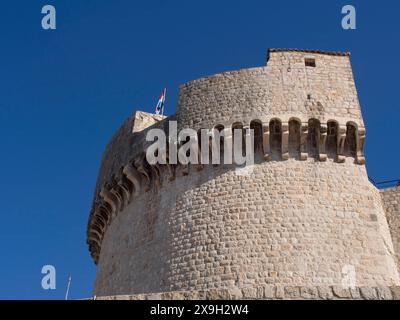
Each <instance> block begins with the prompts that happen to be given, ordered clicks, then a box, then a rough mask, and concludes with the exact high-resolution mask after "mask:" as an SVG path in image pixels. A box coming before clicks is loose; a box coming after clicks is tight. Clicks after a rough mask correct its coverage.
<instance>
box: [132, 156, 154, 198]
mask: <svg viewBox="0 0 400 320" xmlns="http://www.w3.org/2000/svg"><path fill="white" fill-rule="evenodd" d="M134 165H135V167H136V168H137V171H138V172H139V173H140V174H141V175H142V176H143V177H144V180H142V182H143V188H144V191H146V192H147V191H149V190H150V182H151V180H150V175H149V173H148V172H147V170H146V167H145V166H144V159H136V160H134Z"/></svg>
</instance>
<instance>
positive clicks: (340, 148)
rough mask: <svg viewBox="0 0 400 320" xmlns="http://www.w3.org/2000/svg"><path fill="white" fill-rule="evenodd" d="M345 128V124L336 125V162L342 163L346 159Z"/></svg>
mask: <svg viewBox="0 0 400 320" xmlns="http://www.w3.org/2000/svg"><path fill="white" fill-rule="evenodd" d="M346 130H347V127H346V126H345V125H339V126H338V137H337V144H338V145H337V155H338V158H337V162H339V163H343V162H344V161H345V160H346V156H345V155H344V143H345V141H346Z"/></svg>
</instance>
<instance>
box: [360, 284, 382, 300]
mask: <svg viewBox="0 0 400 320" xmlns="http://www.w3.org/2000/svg"><path fill="white" fill-rule="evenodd" d="M360 292H361V297H362V298H363V299H365V300H376V299H377V298H378V296H377V294H376V290H375V288H366V287H361V288H360Z"/></svg>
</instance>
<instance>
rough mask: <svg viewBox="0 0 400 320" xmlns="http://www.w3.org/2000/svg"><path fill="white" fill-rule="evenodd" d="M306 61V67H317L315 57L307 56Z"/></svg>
mask: <svg viewBox="0 0 400 320" xmlns="http://www.w3.org/2000/svg"><path fill="white" fill-rule="evenodd" d="M304 62H305V65H306V67H313V68H315V67H316V65H315V59H313V58H305V59H304Z"/></svg>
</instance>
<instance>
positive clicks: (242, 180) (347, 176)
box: [94, 158, 399, 296]
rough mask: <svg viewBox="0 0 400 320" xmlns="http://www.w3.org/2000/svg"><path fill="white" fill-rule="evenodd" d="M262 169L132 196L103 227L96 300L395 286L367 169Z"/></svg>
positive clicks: (183, 180) (313, 165)
mask: <svg viewBox="0 0 400 320" xmlns="http://www.w3.org/2000/svg"><path fill="white" fill-rule="evenodd" d="M352 160H353V159H351V158H348V159H347V161H346V163H344V164H338V163H335V162H332V161H330V160H328V161H327V162H324V163H323V162H314V160H312V159H309V160H308V161H306V162H300V161H296V160H294V159H290V160H288V161H286V162H263V163H261V164H257V165H255V166H254V171H253V173H252V174H250V175H248V176H246V175H245V176H241V175H237V174H236V173H235V170H231V169H228V168H226V167H211V166H206V167H205V168H204V169H203V170H202V171H197V170H196V169H193V170H192V171H191V172H190V173H189V175H188V176H179V177H177V179H176V180H174V181H169V182H167V181H164V182H163V186H162V187H161V189H160V190H158V191H154V192H153V191H149V192H148V193H145V194H143V195H141V196H140V197H138V198H137V199H135V201H134V202H132V203H131V205H129V206H128V207H127V208H126V209H125V210H124V211H123V212H121V213H120V214H119V215H118V216H117V217H116V219H115V220H114V221H113V222H112V224H111V225H110V227H109V228H108V230H107V232H106V235H105V238H104V240H103V243H102V250H101V254H100V259H99V264H98V270H97V278H96V285H95V289H94V293H95V294H96V295H98V296H100V295H118V294H128V293H129V294H135V293H148V292H162V291H171V290H178V291H179V290H205V289H211V288H233V287H239V288H244V287H249V286H256V285H267V284H273V285H293V286H299V285H306V286H311V285H341V284H342V280H343V277H344V274H343V272H344V271H345V270H346V268H348V266H354V268H355V272H356V273H355V275H356V285H357V286H391V285H398V284H399V278H398V274H397V272H396V267H395V265H394V261H393V256H392V254H393V248H392V247H391V241H390V235H389V230H388V227H387V224H386V219H385V215H384V212H383V209H382V206H381V202H380V196H379V193H378V192H373V191H371V190H373V188H374V187H373V186H372V185H370V183H369V181H368V179H367V176H366V173H365V167H364V166H359V165H354V163H353V161H352Z"/></svg>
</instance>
